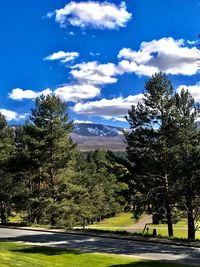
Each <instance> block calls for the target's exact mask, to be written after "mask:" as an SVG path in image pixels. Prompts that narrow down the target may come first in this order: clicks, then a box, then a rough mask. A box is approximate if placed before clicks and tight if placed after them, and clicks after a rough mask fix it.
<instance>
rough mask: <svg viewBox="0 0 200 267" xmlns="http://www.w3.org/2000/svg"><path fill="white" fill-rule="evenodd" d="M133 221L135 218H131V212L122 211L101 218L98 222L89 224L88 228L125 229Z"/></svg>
mask: <svg viewBox="0 0 200 267" xmlns="http://www.w3.org/2000/svg"><path fill="white" fill-rule="evenodd" d="M134 223H135V219H134V218H133V214H132V213H131V212H127V213H125V212H124V213H120V214H119V215H116V216H115V217H112V218H108V219H105V220H102V221H101V222H100V223H96V224H93V225H90V226H89V228H95V229H103V230H125V229H126V228H127V227H129V226H131V225H133V224H134ZM123 228H124V229H123Z"/></svg>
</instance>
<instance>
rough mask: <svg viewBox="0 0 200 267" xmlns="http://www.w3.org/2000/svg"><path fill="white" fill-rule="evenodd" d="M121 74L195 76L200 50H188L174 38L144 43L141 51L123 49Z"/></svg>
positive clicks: (182, 42) (182, 41) (121, 53)
mask: <svg viewBox="0 0 200 267" xmlns="http://www.w3.org/2000/svg"><path fill="white" fill-rule="evenodd" d="M118 58H119V59H123V60H122V61H121V62H120V63H119V66H120V70H121V72H123V71H124V72H133V73H136V74H137V75H145V76H151V75H152V74H154V73H155V72H158V71H163V72H165V73H167V74H172V75H178V74H182V75H193V74H196V73H197V72H198V69H199V67H198V64H197V63H196V59H197V58H199V50H198V49H197V48H196V47H192V48H188V47H186V46H185V43H184V40H183V39H179V40H174V39H173V38H172V37H169V38H162V39H159V40H152V41H150V42H143V43H142V44H141V46H140V50H139V51H133V50H131V49H129V48H123V49H122V50H121V51H120V52H119V54H118Z"/></svg>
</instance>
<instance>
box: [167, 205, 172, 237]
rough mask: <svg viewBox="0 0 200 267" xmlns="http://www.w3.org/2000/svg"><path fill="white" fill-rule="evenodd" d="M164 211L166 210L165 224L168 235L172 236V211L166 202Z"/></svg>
mask: <svg viewBox="0 0 200 267" xmlns="http://www.w3.org/2000/svg"><path fill="white" fill-rule="evenodd" d="M166 212H167V226H168V236H169V237H173V236H174V232H173V223H172V213H171V208H170V206H169V204H168V203H166Z"/></svg>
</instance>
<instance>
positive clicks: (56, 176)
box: [23, 95, 76, 225]
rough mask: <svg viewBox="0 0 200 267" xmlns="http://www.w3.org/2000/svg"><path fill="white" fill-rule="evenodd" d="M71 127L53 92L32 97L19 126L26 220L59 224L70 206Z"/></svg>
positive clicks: (71, 170) (59, 101)
mask: <svg viewBox="0 0 200 267" xmlns="http://www.w3.org/2000/svg"><path fill="white" fill-rule="evenodd" d="M71 129H72V123H71V122H70V121H69V117H68V114H67V111H66V104H65V103H64V102H61V100H60V99H59V98H58V97H56V96H55V95H52V96H50V95H47V96H43V95H42V96H40V97H38V98H36V101H35V108H34V109H32V113H31V116H30V118H29V120H28V121H27V122H26V123H25V125H24V128H23V131H24V134H23V151H24V156H25V159H26V160H25V161H26V162H27V163H28V164H29V165H28V166H27V170H26V172H25V175H26V177H27V175H29V177H28V181H27V182H28V184H27V186H28V188H29V197H28V202H27V203H28V213H29V221H30V222H35V223H39V222H47V223H51V224H52V225H55V224H58V223H59V224H61V223H63V219H64V218H65V213H66V212H67V211H68V210H69V207H70V206H71V205H72V203H71V187H73V185H72V177H73V175H74V168H75V158H76V148H75V145H74V144H73V142H72V140H71V138H70V136H69V134H70V131H71Z"/></svg>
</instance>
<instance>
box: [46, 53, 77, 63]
mask: <svg viewBox="0 0 200 267" xmlns="http://www.w3.org/2000/svg"><path fill="white" fill-rule="evenodd" d="M78 56H79V53H78V52H64V51H59V52H56V53H53V54H51V55H49V56H48V57H45V58H44V60H59V61H60V62H62V63H66V62H69V61H72V60H74V59H75V58H77V57H78Z"/></svg>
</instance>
